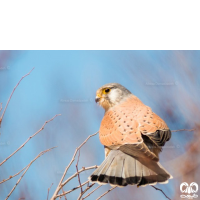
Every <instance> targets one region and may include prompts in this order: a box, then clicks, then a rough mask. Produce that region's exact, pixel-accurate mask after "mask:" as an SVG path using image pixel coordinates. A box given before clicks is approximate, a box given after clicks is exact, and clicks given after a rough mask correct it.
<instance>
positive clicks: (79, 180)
mask: <svg viewBox="0 0 200 200" xmlns="http://www.w3.org/2000/svg"><path fill="white" fill-rule="evenodd" d="M79 158H80V149H79V150H78V159H77V163H76V171H77V172H78V162H79ZM78 182H79V184H80V186H81V179H80V174H79V173H78ZM82 192H83V188H82V186H81V193H82Z"/></svg>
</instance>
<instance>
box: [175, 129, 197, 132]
mask: <svg viewBox="0 0 200 200" xmlns="http://www.w3.org/2000/svg"><path fill="white" fill-rule="evenodd" d="M179 131H195V129H194V128H193V129H179V130H172V131H171V132H179Z"/></svg>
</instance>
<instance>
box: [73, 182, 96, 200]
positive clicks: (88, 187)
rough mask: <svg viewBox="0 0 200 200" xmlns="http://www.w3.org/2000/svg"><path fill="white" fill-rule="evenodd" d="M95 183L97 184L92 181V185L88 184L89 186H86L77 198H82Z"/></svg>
mask: <svg viewBox="0 0 200 200" xmlns="http://www.w3.org/2000/svg"><path fill="white" fill-rule="evenodd" d="M94 185H95V183H92V184H91V185H88V186H87V187H86V189H85V190H84V191H83V192H82V193H81V194H80V195H79V197H78V199H77V200H81V197H82V196H83V195H84V194H85V193H86V192H87V191H88V190H89V189H90V188H91V187H92V186H94Z"/></svg>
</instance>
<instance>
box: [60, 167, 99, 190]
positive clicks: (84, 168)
mask: <svg viewBox="0 0 200 200" xmlns="http://www.w3.org/2000/svg"><path fill="white" fill-rule="evenodd" d="M97 167H98V166H97V165H94V166H91V167H82V169H80V170H79V171H78V172H76V173H75V174H73V175H72V176H70V177H69V178H68V179H67V180H66V181H64V182H63V183H62V184H61V186H62V187H63V186H64V185H66V184H67V183H68V182H69V181H70V180H72V179H73V178H74V177H76V176H77V175H78V174H80V173H81V172H84V171H87V170H90V169H96V168H97Z"/></svg>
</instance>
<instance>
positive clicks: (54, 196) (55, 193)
mask: <svg viewBox="0 0 200 200" xmlns="http://www.w3.org/2000/svg"><path fill="white" fill-rule="evenodd" d="M97 133H98V132H96V133H94V134H92V135H89V136H88V137H87V139H86V140H85V141H84V142H83V143H82V144H81V145H80V146H79V147H78V148H76V150H75V152H74V155H73V157H72V160H71V161H70V163H69V165H68V166H67V167H66V168H65V171H64V173H63V176H62V177H61V179H60V182H59V184H58V186H57V188H56V190H55V192H54V194H53V196H52V198H51V200H55V199H56V198H57V197H56V195H57V194H58V192H59V191H60V190H61V188H62V187H63V186H64V185H65V184H66V183H67V182H66V183H65V184H64V185H63V184H62V182H63V179H64V178H65V176H66V173H67V171H68V169H69V168H70V166H71V165H72V163H73V162H74V160H75V157H76V154H77V152H78V150H79V149H80V148H81V147H82V146H83V145H84V144H85V143H86V142H87V141H88V140H89V139H90V138H91V137H93V136H95V135H97Z"/></svg>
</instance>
